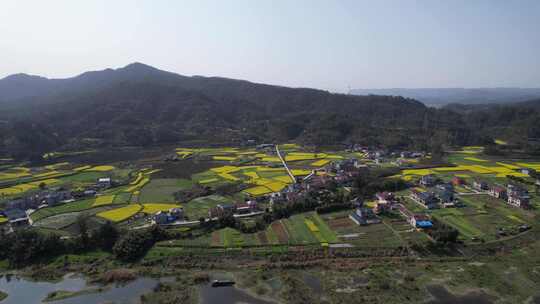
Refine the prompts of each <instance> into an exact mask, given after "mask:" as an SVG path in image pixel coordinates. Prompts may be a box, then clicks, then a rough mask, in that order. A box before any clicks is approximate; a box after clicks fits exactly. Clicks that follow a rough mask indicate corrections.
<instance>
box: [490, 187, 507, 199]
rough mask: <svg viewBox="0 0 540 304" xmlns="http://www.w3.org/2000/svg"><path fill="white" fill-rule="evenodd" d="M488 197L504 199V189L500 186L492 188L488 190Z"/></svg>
mask: <svg viewBox="0 0 540 304" xmlns="http://www.w3.org/2000/svg"><path fill="white" fill-rule="evenodd" d="M489 195H491V196H493V197H495V198H500V199H506V189H505V188H504V187H501V186H493V187H491V188H490V189H489Z"/></svg>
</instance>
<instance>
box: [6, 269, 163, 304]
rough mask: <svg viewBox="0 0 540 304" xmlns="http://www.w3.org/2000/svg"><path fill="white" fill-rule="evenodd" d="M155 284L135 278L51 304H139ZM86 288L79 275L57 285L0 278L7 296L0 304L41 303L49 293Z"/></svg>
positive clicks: (151, 280) (16, 278)
mask: <svg viewBox="0 0 540 304" xmlns="http://www.w3.org/2000/svg"><path fill="white" fill-rule="evenodd" d="M158 282H159V281H158V280H155V279H150V278H139V279H137V280H135V281H132V282H130V283H127V284H124V285H117V286H111V287H110V288H107V289H105V291H103V292H99V293H90V294H83V295H80V296H77V297H73V298H69V299H64V300H60V301H54V302H53V303H55V304H95V303H103V302H114V303H122V304H132V303H139V299H140V296H141V295H143V294H145V293H148V292H150V291H152V289H153V288H154V287H155V286H156V285H157V283H158ZM96 287H98V286H88V285H87V284H86V280H85V279H84V278H83V277H81V276H66V277H64V279H63V280H62V281H60V282H57V283H50V282H34V281H29V280H26V279H23V278H18V277H11V276H4V277H1V278H0V290H2V291H4V292H6V293H7V294H8V297H7V298H6V299H5V300H4V301H2V302H0V303H1V304H22V303H43V300H44V299H45V297H46V296H47V295H48V294H49V293H51V292H53V291H60V290H63V291H81V290H84V289H87V288H96Z"/></svg>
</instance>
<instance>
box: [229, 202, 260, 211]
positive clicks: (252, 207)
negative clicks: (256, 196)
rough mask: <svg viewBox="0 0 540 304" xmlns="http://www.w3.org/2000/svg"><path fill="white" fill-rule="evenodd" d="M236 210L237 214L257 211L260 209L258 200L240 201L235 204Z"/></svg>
mask: <svg viewBox="0 0 540 304" xmlns="http://www.w3.org/2000/svg"><path fill="white" fill-rule="evenodd" d="M234 210H235V213H236V214H248V213H252V212H255V211H257V210H258V208H257V202H255V201H247V202H245V203H238V204H236V205H235V208H234Z"/></svg>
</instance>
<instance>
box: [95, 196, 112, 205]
mask: <svg viewBox="0 0 540 304" xmlns="http://www.w3.org/2000/svg"><path fill="white" fill-rule="evenodd" d="M114 198H115V195H100V196H98V197H96V199H95V200H94V203H93V204H92V207H98V206H104V205H110V204H112V203H113V202H114Z"/></svg>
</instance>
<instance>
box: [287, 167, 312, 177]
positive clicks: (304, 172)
mask: <svg viewBox="0 0 540 304" xmlns="http://www.w3.org/2000/svg"><path fill="white" fill-rule="evenodd" d="M291 173H292V174H293V175H299V176H301V175H309V174H311V170H304V169H292V170H291Z"/></svg>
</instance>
